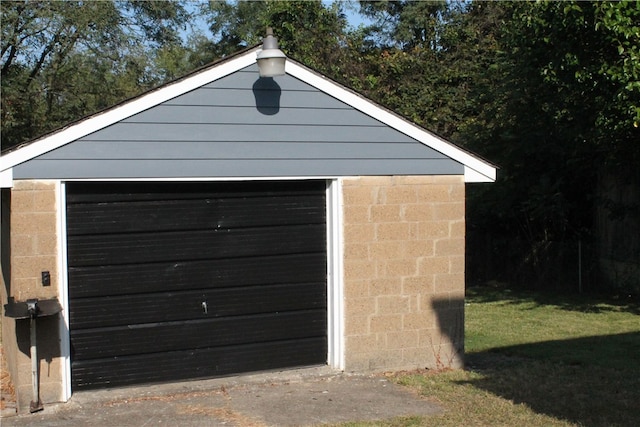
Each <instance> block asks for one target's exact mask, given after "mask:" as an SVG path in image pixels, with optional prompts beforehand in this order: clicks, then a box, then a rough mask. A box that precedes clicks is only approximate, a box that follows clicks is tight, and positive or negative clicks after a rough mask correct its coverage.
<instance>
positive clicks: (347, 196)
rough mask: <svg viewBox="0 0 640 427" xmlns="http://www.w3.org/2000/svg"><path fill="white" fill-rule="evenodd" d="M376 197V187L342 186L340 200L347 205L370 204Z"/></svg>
mask: <svg viewBox="0 0 640 427" xmlns="http://www.w3.org/2000/svg"><path fill="white" fill-rule="evenodd" d="M377 198H378V187H361V186H351V187H343V189H342V200H343V203H344V204H345V205H347V206H352V205H370V204H372V203H374V202H375V200H377Z"/></svg>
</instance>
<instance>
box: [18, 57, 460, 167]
mask: <svg viewBox="0 0 640 427" xmlns="http://www.w3.org/2000/svg"><path fill="white" fill-rule="evenodd" d="M463 173H464V168H463V166H462V164H460V163H458V162H456V161H454V160H451V159H450V158H448V157H446V156H444V155H442V154H441V153H438V152H436V151H435V150H432V149H430V148H428V147H426V146H425V145H423V144H421V143H419V142H418V141H416V140H414V139H412V138H409V137H407V136H406V135H404V134H402V133H401V132H398V131H396V130H394V129H392V128H389V127H388V126H386V125H385V124H383V123H381V122H379V121H377V120H375V119H373V118H371V117H369V116H367V115H366V114H363V113H361V112H359V111H357V110H355V109H353V108H351V107H350V106H348V105H346V104H344V103H342V102H341V101H338V100H337V99H335V98H333V97H331V96H329V95H327V94H325V93H323V92H320V91H319V90H317V89H315V88H314V87H312V86H310V85H308V84H306V83H304V82H302V81H300V80H298V79H296V78H294V77H291V76H288V75H287V76H282V77H277V78H276V79H274V80H269V79H262V80H260V79H259V78H258V72H257V67H256V66H255V65H253V66H250V67H247V68H245V69H244V70H241V71H238V72H236V73H234V74H232V75H230V76H228V77H225V78H222V79H220V80H218V81H216V82H213V83H211V84H208V85H206V86H203V87H201V88H199V89H196V90H194V91H192V92H189V93H186V94H184V95H181V96H178V97H176V98H174V99H172V100H170V101H167V102H165V103H163V104H161V105H158V106H156V107H153V108H150V109H149V110H146V111H143V112H141V113H139V114H136V115H134V116H132V117H130V118H128V119H126V120H124V121H122V122H119V123H116V124H114V125H111V126H109V127H107V128H105V129H102V130H100V131H98V132H95V133H93V134H91V135H88V136H86V137H84V138H82V139H79V140H78V141H75V142H73V143H70V144H67V145H65V146H63V147H61V148H58V149H56V150H53V151H51V152H49V153H46V154H44V155H42V156H39V157H37V158H35V159H33V160H30V161H28V162H25V163H23V164H21V165H18V166H16V167H15V168H14V177H15V178H17V179H26V178H52V179H53V178H57V179H74V178H77V179H81V178H131V179H133V178H154V177H162V178H172V177H176V178H189V177H194V178H195V177H220V178H223V177H270V176H279V177H287V176H345V175H405V174H406V175H439V174H463Z"/></svg>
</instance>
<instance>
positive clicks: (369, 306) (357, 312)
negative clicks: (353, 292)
mask: <svg viewBox="0 0 640 427" xmlns="http://www.w3.org/2000/svg"><path fill="white" fill-rule="evenodd" d="M345 311H346V313H347V314H346V316H347V317H351V316H371V315H373V314H375V312H376V300H375V298H374V297H362V298H349V299H348V300H346V301H345Z"/></svg>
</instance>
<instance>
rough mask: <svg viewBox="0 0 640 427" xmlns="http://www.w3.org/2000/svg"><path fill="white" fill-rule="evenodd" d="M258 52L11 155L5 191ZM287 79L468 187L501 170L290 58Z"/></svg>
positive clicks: (1, 182)
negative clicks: (56, 156) (450, 164)
mask: <svg viewBox="0 0 640 427" xmlns="http://www.w3.org/2000/svg"><path fill="white" fill-rule="evenodd" d="M259 50H260V48H259V47H256V48H252V49H248V50H246V51H244V52H240V53H238V54H236V55H234V56H231V57H229V58H226V59H224V60H222V61H219V62H216V63H213V64H211V65H210V66H207V67H205V68H203V69H200V70H197V71H195V72H193V73H191V74H189V75H188V76H186V77H184V78H182V79H179V80H176V81H174V82H170V83H168V84H166V85H163V86H161V87H159V88H157V89H155V90H152V91H150V92H147V93H144V94H142V95H140V96H138V97H136V98H133V99H131V100H129V101H126V102H124V103H122V104H120V105H117V106H115V107H112V108H110V109H107V110H104V111H102V112H100V113H97V114H94V115H92V116H89V117H87V118H85V119H82V120H80V121H78V122H75V123H72V124H70V125H68V126H66V127H64V128H62V129H59V130H57V131H53V132H51V133H49V134H47V135H44V136H42V137H40V138H38V139H35V140H33V141H31V142H29V143H27V144H25V145H23V146H21V147H18V148H17V149H15V150H13V151H10V152H8V153H7V154H5V155H3V156H2V157H1V158H0V186H2V187H5V186H11V182H12V180H13V169H14V167H16V166H18V165H21V164H23V163H25V162H28V161H30V160H32V159H34V158H36V157H39V156H42V155H45V154H46V153H49V152H51V151H53V150H56V149H59V148H61V147H63V146H65V145H67V144H69V143H71V142H74V141H77V140H78V139H81V138H84V137H87V136H88V135H90V134H92V133H94V132H97V131H100V130H102V129H105V128H107V127H109V126H112V125H114V124H116V123H119V122H122V121H124V120H126V119H128V118H130V117H132V116H134V115H136V114H139V113H141V112H144V111H146V110H148V109H150V108H153V107H155V106H158V105H160V104H162V103H165V102H167V101H169V100H172V99H174V98H176V97H179V96H181V95H184V94H186V93H188V92H191V91H193V90H196V89H198V88H201V87H203V86H205V85H207V84H211V83H212V82H216V81H219V80H220V79H223V78H224V77H227V76H230V75H231V74H233V73H235V72H237V71H240V70H243V69H245V68H247V67H250V66H252V65H254V64H255V63H256V54H257V52H258V51H259ZM286 74H288V75H289V76H292V77H295V78H296V79H298V80H300V81H302V82H304V83H306V84H308V85H310V86H312V87H314V88H316V89H317V90H319V91H320V92H323V93H325V94H327V95H329V96H331V97H333V98H335V99H337V100H338V101H340V102H342V103H344V104H346V105H348V106H350V107H351V108H353V109H355V110H357V111H359V112H361V113H363V114H365V115H367V116H369V117H371V118H372V119H375V120H377V121H379V122H380V123H382V124H384V125H385V126H388V127H389V128H392V129H394V130H396V131H398V132H400V133H402V134H404V135H406V136H407V137H409V138H411V139H413V140H415V141H418V142H419V143H421V144H424V145H425V146H426V147H429V148H430V149H432V150H435V151H437V152H438V153H441V154H442V155H444V156H446V157H448V158H450V159H452V160H454V161H456V162H458V163H460V164H461V165H463V167H464V177H465V181H466V182H493V181H495V178H496V168H495V167H494V166H493V165H491V164H489V163H488V162H486V161H484V160H482V159H480V158H478V157H476V156H474V155H473V154H471V153H469V152H467V151H465V150H463V149H461V148H460V147H458V146H456V145H454V144H451V143H449V142H447V141H445V140H444V139H442V138H440V137H438V136H436V135H434V134H432V133H430V132H428V131H427V130H425V129H423V128H421V127H419V126H417V125H415V124H413V123H411V122H409V121H407V120H406V119H404V118H402V117H400V116H398V115H396V114H394V113H393V112H391V111H389V110H387V109H385V108H383V107H381V106H379V105H377V104H375V103H373V102H372V101H370V100H368V99H366V98H364V97H363V96H361V95H360V94H358V93H356V92H354V91H352V90H350V89H347V88H345V87H344V86H341V85H340V84H338V83H336V82H334V81H332V80H330V79H328V78H326V77H324V76H322V75H320V74H319V73H317V72H315V71H312V70H310V69H309V68H307V67H305V66H303V65H302V64H300V63H298V62H296V61H294V60H291V59H287V63H286Z"/></svg>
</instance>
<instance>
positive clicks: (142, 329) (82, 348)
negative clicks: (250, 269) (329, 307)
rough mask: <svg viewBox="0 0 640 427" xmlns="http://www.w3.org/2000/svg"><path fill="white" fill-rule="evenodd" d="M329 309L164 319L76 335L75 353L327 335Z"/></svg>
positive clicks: (87, 354) (123, 353)
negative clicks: (187, 319)
mask: <svg viewBox="0 0 640 427" xmlns="http://www.w3.org/2000/svg"><path fill="white" fill-rule="evenodd" d="M326 327H327V314H326V311H324V310H313V311H312V310H307V311H299V312H291V313H269V314H261V315H252V316H237V317H231V318H222V319H203V320H194V321H187V322H162V323H146V324H140V325H129V326H124V327H113V328H101V329H100V330H99V331H96V332H99V333H97V334H96V333H93V331H87V330H79V331H73V332H72V333H71V338H72V341H73V349H72V351H73V355H74V356H75V357H77V358H81V359H83V360H89V359H100V358H105V357H113V356H118V357H124V356H130V355H136V354H151V353H159V352H167V351H179V350H189V349H203V348H209V347H220V346H229V345H238V344H250V343H259V342H272V341H282V340H291V339H299V338H310V337H322V336H324V335H326Z"/></svg>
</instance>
